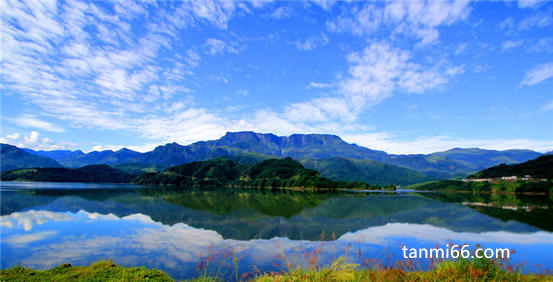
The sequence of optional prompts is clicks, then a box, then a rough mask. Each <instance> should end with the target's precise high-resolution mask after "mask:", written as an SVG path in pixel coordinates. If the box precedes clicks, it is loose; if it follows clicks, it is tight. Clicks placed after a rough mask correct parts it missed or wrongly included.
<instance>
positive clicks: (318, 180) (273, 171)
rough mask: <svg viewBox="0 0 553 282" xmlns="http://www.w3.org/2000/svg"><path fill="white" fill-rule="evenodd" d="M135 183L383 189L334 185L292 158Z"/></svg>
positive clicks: (195, 167)
mask: <svg viewBox="0 0 553 282" xmlns="http://www.w3.org/2000/svg"><path fill="white" fill-rule="evenodd" d="M134 182H135V183H137V184H143V185H178V186H205V185H210V186H230V187H252V188H279V187H295V188H327V189H334V188H365V189H367V188H369V189H378V188H380V187H372V186H370V185H368V184H365V183H360V182H337V181H332V180H330V179H328V178H325V177H322V176H320V174H319V173H318V172H317V171H315V170H312V169H306V168H305V167H303V165H302V164H301V163H299V162H297V161H295V160H293V159H291V158H285V159H269V160H264V161H261V162H259V163H256V164H254V165H251V166H248V165H244V164H239V163H235V162H233V161H231V160H229V159H226V158H216V159H212V160H207V161H199V162H192V163H188V164H184V165H177V166H173V167H170V168H168V169H166V170H165V171H164V172H163V173H144V174H142V175H141V176H139V177H138V178H137V179H136V180H135V181H134Z"/></svg>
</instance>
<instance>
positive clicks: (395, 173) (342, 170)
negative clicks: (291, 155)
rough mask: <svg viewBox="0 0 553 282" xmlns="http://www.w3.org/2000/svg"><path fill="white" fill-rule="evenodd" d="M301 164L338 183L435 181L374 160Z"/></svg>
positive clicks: (320, 161) (383, 183) (307, 161)
mask: <svg viewBox="0 0 553 282" xmlns="http://www.w3.org/2000/svg"><path fill="white" fill-rule="evenodd" d="M301 163H302V164H303V165H304V166H305V167H307V168H310V169H314V170H316V171H318V172H319V173H320V174H321V175H322V176H324V177H328V178H330V179H332V180H336V181H362V182H366V183H370V184H373V185H389V184H394V185H410V184H415V183H421V182H427V181H431V180H435V178H433V177H430V176H427V175H423V174H421V173H418V172H416V171H414V170H412V169H409V168H405V167H399V166H396V165H392V164H387V163H380V162H377V161H373V160H355V159H344V158H330V159H323V160H313V159H310V160H302V161H301Z"/></svg>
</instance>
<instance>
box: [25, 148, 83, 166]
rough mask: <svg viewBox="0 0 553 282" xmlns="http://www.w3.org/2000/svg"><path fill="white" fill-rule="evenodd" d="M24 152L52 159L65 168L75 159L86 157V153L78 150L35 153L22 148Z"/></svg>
mask: <svg viewBox="0 0 553 282" xmlns="http://www.w3.org/2000/svg"><path fill="white" fill-rule="evenodd" d="M22 150H24V151H25V152H27V153H30V154H33V155H38V156H43V157H48V158H51V159H53V160H55V161H57V162H58V163H60V164H62V165H64V166H69V165H67V164H68V163H70V162H71V161H72V160H73V159H77V158H79V157H82V156H84V155H85V153H83V151H81V150H76V151H69V150H53V151H43V150H40V151H34V150H31V149H26V148H22Z"/></svg>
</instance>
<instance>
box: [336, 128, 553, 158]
mask: <svg viewBox="0 0 553 282" xmlns="http://www.w3.org/2000/svg"><path fill="white" fill-rule="evenodd" d="M342 138H343V139H344V140H345V141H347V142H352V143H356V144H358V145H361V146H364V147H368V148H371V149H375V150H382V151H385V152H387V153H391V154H429V153H433V152H439V151H445V150H449V149H452V148H456V147H463V148H473V147H478V148H483V149H490V150H509V149H530V150H535V151H539V152H546V151H550V150H553V141H551V140H550V141H538V140H530V139H523V138H521V139H463V138H453V137H450V136H432V137H428V136H426V137H424V136H423V137H419V138H416V139H414V140H401V139H398V138H397V136H396V135H394V134H391V133H388V132H375V133H366V134H344V135H342Z"/></svg>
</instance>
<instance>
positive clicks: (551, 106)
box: [543, 100, 553, 111]
mask: <svg viewBox="0 0 553 282" xmlns="http://www.w3.org/2000/svg"><path fill="white" fill-rule="evenodd" d="M543 109H544V110H546V111H553V100H551V101H549V103H547V104H545V105H544V106H543Z"/></svg>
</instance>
